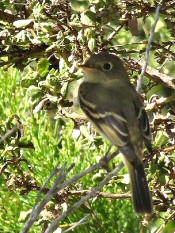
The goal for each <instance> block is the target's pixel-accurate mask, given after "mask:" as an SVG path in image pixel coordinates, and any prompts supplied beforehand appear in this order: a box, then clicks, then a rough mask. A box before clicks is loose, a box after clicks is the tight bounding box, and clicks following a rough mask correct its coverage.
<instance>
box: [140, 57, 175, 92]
mask: <svg viewBox="0 0 175 233" xmlns="http://www.w3.org/2000/svg"><path fill="white" fill-rule="evenodd" d="M138 64H139V65H140V66H142V65H143V61H139V63H138ZM145 75H146V76H147V77H149V78H151V79H152V80H153V81H155V82H158V83H163V84H164V85H165V86H167V87H169V88H171V89H175V84H174V83H175V79H174V78H173V77H171V76H168V75H166V74H163V73H160V72H159V71H158V70H156V69H154V68H152V67H151V66H148V67H147V71H146V73H145Z"/></svg>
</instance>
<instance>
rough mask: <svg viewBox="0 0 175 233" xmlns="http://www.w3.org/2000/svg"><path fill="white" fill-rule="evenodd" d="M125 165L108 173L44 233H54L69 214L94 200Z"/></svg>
mask: <svg viewBox="0 0 175 233" xmlns="http://www.w3.org/2000/svg"><path fill="white" fill-rule="evenodd" d="M123 166H124V165H123V163H120V164H119V165H118V167H116V168H115V169H114V170H113V171H112V172H110V173H108V174H107V176H106V177H105V178H104V179H103V180H102V182H101V183H100V184H99V185H98V186H97V187H95V188H93V189H92V191H91V192H90V193H88V194H87V195H86V196H85V197H82V198H81V199H80V200H79V201H78V202H77V203H75V204H74V205H73V206H72V207H71V208H69V209H68V210H67V211H65V212H63V213H62V215H61V216H60V217H58V218H56V219H55V220H54V221H53V222H52V223H51V224H50V226H49V227H48V228H47V229H46V231H45V232H44V233H52V232H54V231H55V230H56V229H57V226H58V223H59V222H60V221H61V220H63V219H64V218H66V217H67V216H68V215H69V214H71V213H72V212H73V211H75V210H76V209H78V208H79V207H80V206H81V205H82V204H83V203H85V202H87V201H88V200H89V199H91V198H93V197H94V196H95V195H96V193H97V192H98V191H99V190H101V189H102V188H103V186H105V185H106V184H107V183H108V182H109V181H110V179H111V178H112V177H113V176H114V175H116V174H117V173H118V172H119V171H120V170H121V169H122V168H123Z"/></svg>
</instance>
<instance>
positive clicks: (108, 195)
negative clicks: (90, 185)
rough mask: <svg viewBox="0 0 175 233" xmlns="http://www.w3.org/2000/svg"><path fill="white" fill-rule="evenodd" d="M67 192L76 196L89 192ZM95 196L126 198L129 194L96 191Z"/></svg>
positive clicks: (88, 191)
mask: <svg viewBox="0 0 175 233" xmlns="http://www.w3.org/2000/svg"><path fill="white" fill-rule="evenodd" d="M68 193H69V194H71V195H76V196H85V195H87V194H90V193H91V191H90V190H69V191H68ZM96 196H97V197H102V198H110V199H126V198H130V197H131V194H114V193H105V192H99V193H96Z"/></svg>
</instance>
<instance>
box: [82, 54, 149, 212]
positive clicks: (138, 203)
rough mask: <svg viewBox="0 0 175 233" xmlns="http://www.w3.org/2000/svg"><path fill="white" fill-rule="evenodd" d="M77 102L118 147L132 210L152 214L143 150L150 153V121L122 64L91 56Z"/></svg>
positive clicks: (109, 56) (104, 56) (114, 59)
mask: <svg viewBox="0 0 175 233" xmlns="http://www.w3.org/2000/svg"><path fill="white" fill-rule="evenodd" d="M79 68H81V69H83V72H84V81H83V82H82V83H81V85H80V87H79V93H78V96H79V102H80V106H81V108H82V110H83V111H84V113H85V114H86V115H87V117H88V118H89V119H90V120H91V121H92V122H93V123H94V125H95V126H96V127H97V129H98V130H99V131H100V132H101V133H102V134H103V135H104V136H105V137H106V138H107V139H108V140H109V141H110V142H111V144H112V145H115V146H117V147H118V149H119V151H120V152H121V153H122V154H123V156H124V162H125V164H126V167H127V168H128V171H129V175H130V183H131V190H132V197H133V204H134V208H135V211H136V212H137V213H140V214H151V213H152V211H153V205H152V198H151V195H150V191H149V187H148V182H147V179H146V175H145V171H144V165H143V155H142V149H143V145H144V144H145V146H146V147H147V149H148V151H149V152H151V151H152V146H151V133H150V127H149V120H148V116H147V114H146V111H145V109H144V106H143V103H142V101H141V99H140V95H139V94H138V93H137V92H136V90H135V88H134V86H133V85H132V84H131V83H130V80H129V77H128V74H127V72H126V70H125V68H124V65H123V62H122V61H121V59H120V58H119V57H117V56H116V55H113V54H109V53H107V52H101V53H99V54H94V55H92V56H91V57H90V58H89V59H88V60H87V61H86V62H85V64H84V65H80V66H79Z"/></svg>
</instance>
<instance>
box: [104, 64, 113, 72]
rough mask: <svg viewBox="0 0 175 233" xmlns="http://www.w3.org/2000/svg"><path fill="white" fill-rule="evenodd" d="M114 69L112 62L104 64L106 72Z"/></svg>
mask: <svg viewBox="0 0 175 233" xmlns="http://www.w3.org/2000/svg"><path fill="white" fill-rule="evenodd" d="M111 69H112V64H111V63H110V62H106V63H104V64H103V70H104V71H109V70H111Z"/></svg>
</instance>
